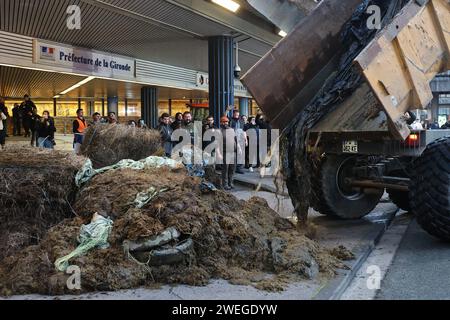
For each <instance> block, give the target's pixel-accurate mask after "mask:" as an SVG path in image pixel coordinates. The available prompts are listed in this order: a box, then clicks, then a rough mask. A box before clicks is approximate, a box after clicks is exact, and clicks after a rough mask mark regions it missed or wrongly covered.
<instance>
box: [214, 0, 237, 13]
mask: <svg viewBox="0 0 450 320" xmlns="http://www.w3.org/2000/svg"><path fill="white" fill-rule="evenodd" d="M211 1H212V2H214V3H215V4H218V5H219V6H222V7H224V8H225V9H227V10H230V11H232V12H236V11H237V10H238V9H239V7H240V6H241V5H240V4H238V3H236V2H234V1H233V0H211Z"/></svg>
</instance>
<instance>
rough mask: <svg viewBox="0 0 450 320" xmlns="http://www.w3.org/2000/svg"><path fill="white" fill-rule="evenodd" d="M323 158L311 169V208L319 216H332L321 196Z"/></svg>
mask: <svg viewBox="0 0 450 320" xmlns="http://www.w3.org/2000/svg"><path fill="white" fill-rule="evenodd" d="M324 161H325V158H322V160H321V161H318V162H317V163H316V167H315V168H313V175H312V177H311V199H310V204H311V207H312V208H313V209H314V210H316V211H317V212H319V213H320V214H323V215H327V216H334V212H333V210H332V209H331V208H330V207H329V206H328V205H327V203H326V201H325V197H324V194H323V185H322V165H323V162H324Z"/></svg>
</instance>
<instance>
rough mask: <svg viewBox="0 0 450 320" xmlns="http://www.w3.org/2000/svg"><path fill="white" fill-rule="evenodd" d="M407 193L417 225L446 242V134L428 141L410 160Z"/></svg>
mask: <svg viewBox="0 0 450 320" xmlns="http://www.w3.org/2000/svg"><path fill="white" fill-rule="evenodd" d="M409 196H410V205H411V210H412V212H413V213H414V214H415V216H416V219H417V222H418V223H419V225H420V226H421V227H422V228H423V229H424V230H425V231H427V232H428V233H429V234H431V235H433V236H435V237H437V238H440V239H442V240H445V241H450V137H445V138H441V139H438V140H436V141H434V142H433V143H431V144H429V145H428V146H427V148H426V149H425V151H424V153H423V154H422V156H420V158H418V159H417V160H416V161H415V162H414V175H413V177H412V183H411V187H410V195H409Z"/></svg>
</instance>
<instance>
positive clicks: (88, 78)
mask: <svg viewBox="0 0 450 320" xmlns="http://www.w3.org/2000/svg"><path fill="white" fill-rule="evenodd" d="M94 79H95V77H93V76H90V77H87V78H86V79H84V80H81V81H80V82H78V83H76V84H74V85H73V86H71V87H70V88H68V89H66V90H64V91H63V92H61V93H60V94H67V93H69V92H70V91H72V90H74V89H76V88H78V87H81V86H82V85H83V84H86V83H88V82H89V81H92V80H94Z"/></svg>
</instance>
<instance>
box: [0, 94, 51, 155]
mask: <svg viewBox="0 0 450 320" xmlns="http://www.w3.org/2000/svg"><path fill="white" fill-rule="evenodd" d="M0 117H1V119H2V121H1V124H0V144H1V146H2V148H4V147H5V141H6V138H7V137H8V134H7V132H8V131H7V130H8V125H7V119H8V118H9V117H10V114H9V112H8V108H7V107H6V105H5V100H4V98H2V97H0ZM12 120H13V135H14V136H22V129H23V131H24V133H23V136H24V137H26V138H30V144H31V146H36V147H41V148H53V147H54V145H55V132H56V127H55V121H54V119H53V118H52V117H51V116H50V112H49V111H47V110H45V111H44V112H43V113H42V115H39V114H38V112H37V108H36V105H35V104H34V102H33V101H32V100H31V99H30V96H29V95H27V94H26V95H25V96H24V100H23V102H22V103H21V104H18V103H16V104H14V107H13V109H12Z"/></svg>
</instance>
